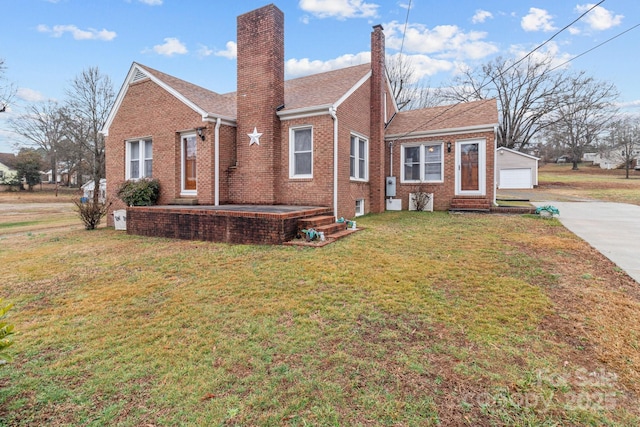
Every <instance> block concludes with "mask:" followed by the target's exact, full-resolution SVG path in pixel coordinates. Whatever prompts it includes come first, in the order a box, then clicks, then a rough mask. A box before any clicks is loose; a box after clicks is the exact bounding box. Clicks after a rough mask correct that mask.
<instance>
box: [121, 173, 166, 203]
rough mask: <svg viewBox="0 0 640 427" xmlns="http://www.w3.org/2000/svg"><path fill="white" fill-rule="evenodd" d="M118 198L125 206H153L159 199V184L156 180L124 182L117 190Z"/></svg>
mask: <svg viewBox="0 0 640 427" xmlns="http://www.w3.org/2000/svg"><path fill="white" fill-rule="evenodd" d="M118 197H119V198H120V200H122V201H123V202H125V203H126V204H127V206H151V205H155V204H156V202H157V201H158V197H160V183H159V182H158V180H157V179H140V180H137V181H131V180H129V181H125V182H123V183H122V185H121V186H120V188H118Z"/></svg>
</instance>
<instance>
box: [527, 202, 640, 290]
mask: <svg viewBox="0 0 640 427" xmlns="http://www.w3.org/2000/svg"><path fill="white" fill-rule="evenodd" d="M532 203H533V204H534V205H535V206H544V205H552V206H555V207H556V208H558V209H559V210H560V216H559V217H558V219H559V220H560V222H561V223H562V225H564V226H565V227H566V228H567V229H569V230H571V231H572V232H573V233H574V234H576V235H577V236H579V237H580V238H582V239H583V240H585V241H586V242H587V243H589V244H590V245H591V246H592V247H593V248H595V249H596V250H598V251H599V252H600V253H602V254H603V255H604V256H606V257H607V258H609V259H610V260H611V261H613V262H614V263H615V264H616V265H617V266H618V267H620V268H621V269H623V270H624V271H626V272H627V274H629V276H631V277H632V278H633V279H634V280H635V281H636V282H638V283H640V206H636V205H628V204H625V203H610V202H600V201H588V202H554V201H535V202H532Z"/></svg>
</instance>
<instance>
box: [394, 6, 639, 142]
mask: <svg viewBox="0 0 640 427" xmlns="http://www.w3.org/2000/svg"><path fill="white" fill-rule="evenodd" d="M605 1H606V0H601V1H600V2H598V3H597V4H595V5H593V6H591V7H590V8H589V9H588V10H587V11H585V12H584V13H583V14H582V15H580V16H579V17H578V18H576V19H574V20H573V21H572V22H571V23H570V24H568V25H566V26H564V27H563V28H562V29H560V30H559V31H557V32H556V33H555V34H553V35H552V36H551V37H550V38H548V39H547V40H546V41H544V42H543V43H541V44H539V45H538V46H536V47H535V48H534V49H533V50H531V51H530V52H529V53H527V54H526V55H524V56H523V57H522V58H520V59H519V60H518V61H516V62H514V63H513V64H511V66H509V67H507V69H505V70H504V71H503V72H502V73H500V75H501V76H502V75H504V74H505V73H506V72H507V71H509V70H511V69H512V68H514V67H515V66H517V65H518V64H519V63H521V62H522V61H524V60H525V59H527V58H528V57H529V56H531V55H533V53H534V52H536V51H537V50H539V49H540V48H542V47H543V46H545V45H546V44H547V43H549V42H551V41H552V40H553V39H554V38H556V37H557V36H558V35H559V34H560V33H562V32H564V31H566V30H567V29H568V28H569V27H571V26H572V25H573V24H575V23H576V22H578V21H579V20H580V19H582V18H583V17H584V16H585V15H587V14H588V13H589V12H591V11H592V10H593V9H595V8H596V7H598V6H600V5H601V4H602V3H604V2H605ZM637 26H640V24H638V25H636V26H635V27H637ZM635 27H632V28H630V29H629V30H627V31H625V32H628V31H630V30H632V29H634V28H635ZM622 34H624V33H621V34H619V35H618V36H621V35H622ZM618 36H616V37H618ZM616 37H613V38H616ZM613 38H612V39H613ZM612 39H611V40H612ZM608 41H609V40H607V42H608ZM403 42H404V38H403ZM604 43H606V42H604ZM604 43H601V45H602V44H604ZM597 47H598V46H596V47H594V48H592V49H590V50H589V51H591V50H593V49H595V48H597ZM589 51H587V52H583V53H581V54H580V55H578V56H577V57H579V56H582V55H584V54H586V53H588V52H589ZM577 57H575V58H577ZM575 58H573V59H575ZM570 61H571V60H570ZM567 62H569V61H567ZM563 65H564V64H563ZM556 68H557V67H556ZM554 69H555V68H554ZM550 71H551V70H550ZM490 83H491V82H490V81H487V82H486V83H484V84H482V85H480V87H478V90H481V89H483V88H484V87H486V86H488V85H489V84H490ZM463 103H464V102H457V103H455V104H451V105H450V106H449V108H446V109H445V110H443V111H442V112H440V114H437V115H436V116H434V117H432V118H430V119H429V120H426V121H425V122H423V123H421V124H419V125H418V126H416V127H414V128H413V129H412V130H410V131H408V132H405V133H404V134H402V135H401V136H399V137H397V138H395V140H398V139H402V138H404V137H406V136H407V135H409V134H411V133H413V132H415V131H416V130H418V129H420V128H421V127H423V126H426V125H428V124H430V123H433V122H434V121H435V120H436V119H438V118H439V117H442V116H443V115H444V114H446V113H447V112H449V111H450V110H452V109H453V108H455V107H457V106H458V105H460V104H463ZM480 105H482V103H479V104H477V105H473V106H471V107H470V108H469V109H468V110H465V111H462V112H461V113H464V112H467V111H471V110H473V109H475V108H478V107H479V106H480Z"/></svg>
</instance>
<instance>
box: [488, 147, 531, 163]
mask: <svg viewBox="0 0 640 427" xmlns="http://www.w3.org/2000/svg"><path fill="white" fill-rule="evenodd" d="M497 151H498V152H500V151H505V152H507V153H512V154H517V155H518V156H522V157H527V158H529V159H533V160H540V157H536V156H532V155H531V154H527V153H523V152H521V151H516V150H512V149H511V148H507V147H498V150H497Z"/></svg>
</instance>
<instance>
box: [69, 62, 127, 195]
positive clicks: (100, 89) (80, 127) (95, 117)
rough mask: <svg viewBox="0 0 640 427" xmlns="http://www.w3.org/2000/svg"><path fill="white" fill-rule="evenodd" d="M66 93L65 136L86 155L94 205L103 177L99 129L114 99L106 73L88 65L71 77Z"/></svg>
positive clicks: (101, 141) (101, 143)
mask: <svg viewBox="0 0 640 427" xmlns="http://www.w3.org/2000/svg"><path fill="white" fill-rule="evenodd" d="M66 93H67V97H68V100H67V108H66V109H65V111H66V117H67V136H68V137H69V139H70V140H71V141H73V142H75V143H77V144H81V145H83V146H84V147H85V148H86V149H87V152H88V153H89V155H90V164H91V176H92V179H93V184H94V189H95V191H94V192H93V203H94V204H95V205H98V204H99V196H100V191H99V189H100V180H101V179H102V178H104V176H105V156H104V136H103V135H102V134H101V133H100V130H102V128H103V127H104V124H105V122H106V120H107V116H108V115H109V111H110V110H111V107H112V105H113V102H114V100H115V93H114V90H113V85H112V83H111V79H110V78H109V76H107V75H105V74H101V73H100V70H99V69H98V68H97V67H91V68H89V69H86V70H83V71H82V73H81V74H79V75H77V76H76V77H75V78H74V79H73V81H72V82H71V87H70V88H69V89H68V90H67V92H66Z"/></svg>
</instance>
